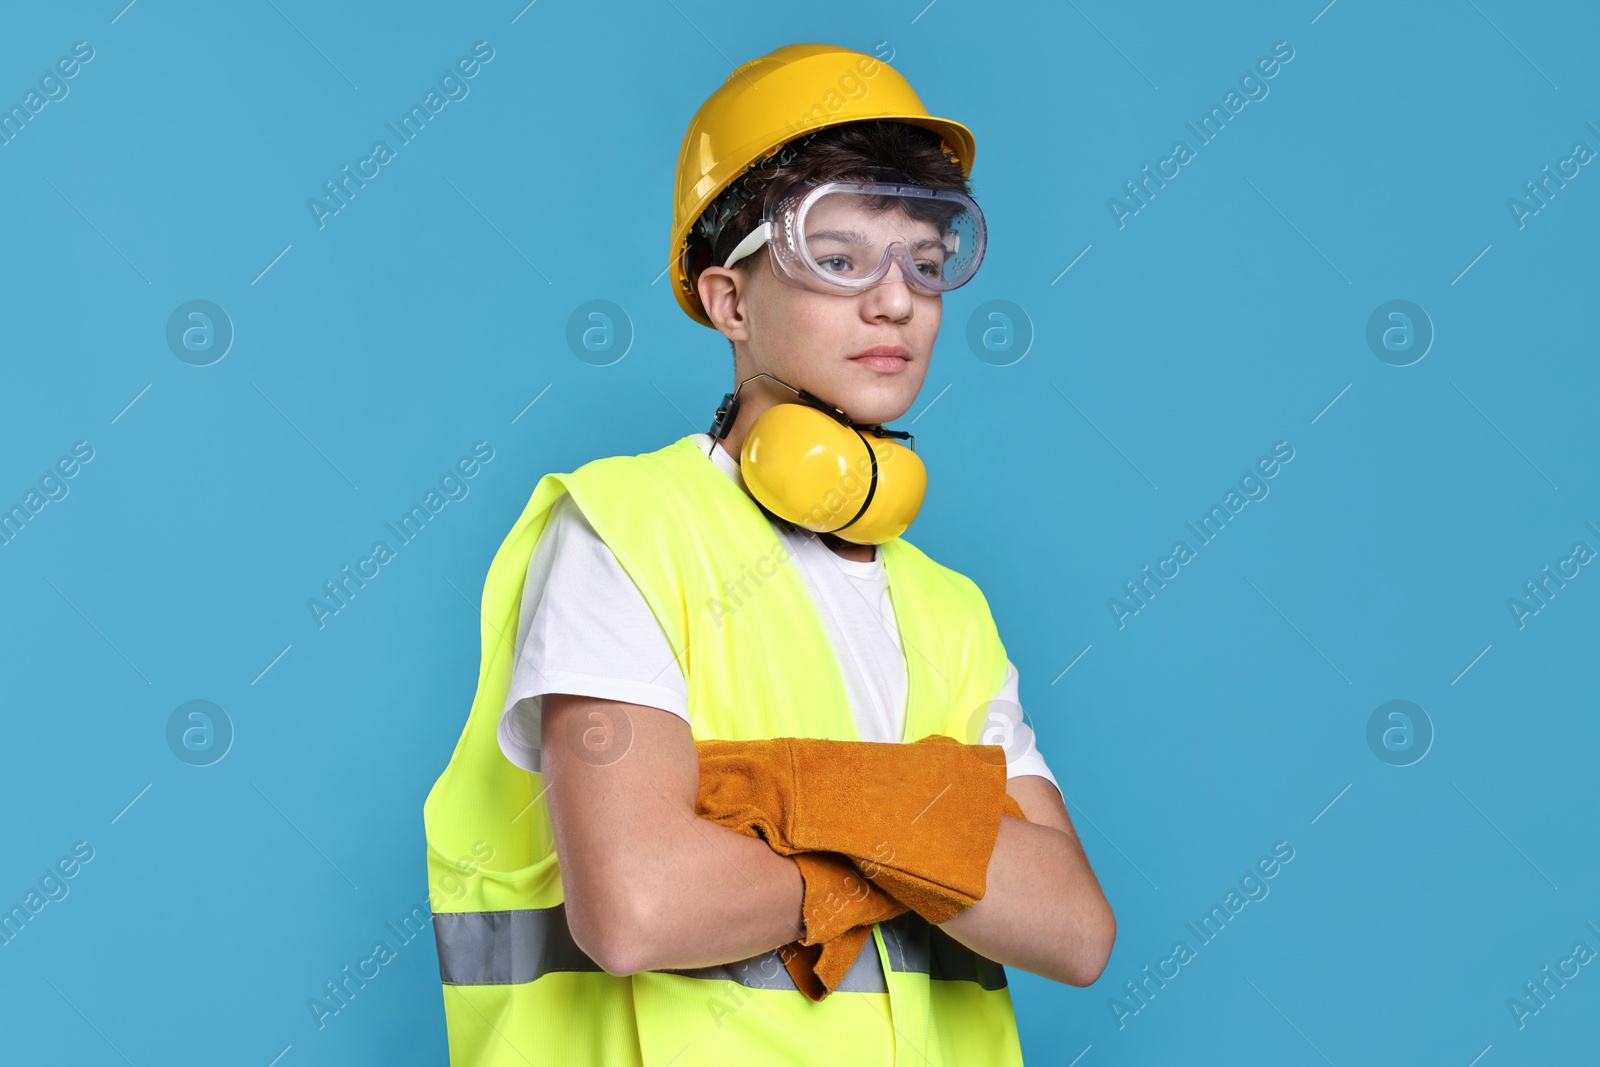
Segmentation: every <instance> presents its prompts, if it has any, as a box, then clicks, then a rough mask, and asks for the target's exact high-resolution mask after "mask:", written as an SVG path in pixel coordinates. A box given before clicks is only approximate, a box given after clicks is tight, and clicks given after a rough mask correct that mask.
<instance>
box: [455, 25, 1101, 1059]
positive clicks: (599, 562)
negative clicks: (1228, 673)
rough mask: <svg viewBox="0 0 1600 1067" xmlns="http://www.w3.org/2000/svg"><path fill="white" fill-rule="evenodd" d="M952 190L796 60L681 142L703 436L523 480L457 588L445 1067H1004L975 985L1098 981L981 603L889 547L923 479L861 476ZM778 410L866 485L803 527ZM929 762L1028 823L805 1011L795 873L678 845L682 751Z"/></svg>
mask: <svg viewBox="0 0 1600 1067" xmlns="http://www.w3.org/2000/svg"><path fill="white" fill-rule="evenodd" d="M812 101H816V104H815V105H813V104H812ZM807 108H810V109H811V110H810V111H807ZM797 117H799V118H801V125H800V126H799V127H798V128H797V127H796V125H795V120H796V118H797ZM972 156H973V144H972V138H971V134H970V133H969V132H968V131H967V130H966V129H965V127H962V126H961V125H959V124H957V123H954V122H951V121H949V120H945V119H937V118H934V117H932V116H930V115H928V113H927V112H926V110H925V109H924V108H923V106H922V104H921V102H920V100H919V99H918V98H917V96H916V94H915V93H914V92H913V91H912V89H911V87H910V85H909V84H907V83H906V82H905V80H904V79H903V78H902V77H901V76H900V75H899V74H898V73H896V72H895V71H893V70H892V69H891V68H889V67H888V66H887V65H885V64H882V63H880V62H878V61H876V60H874V59H873V58H872V57H870V56H865V55H862V54H860V53H857V52H852V51H849V50H846V49H840V48H835V47H831V46H826V45H790V46H786V47H784V48H780V49H778V50H776V51H774V52H772V53H770V54H768V55H766V56H763V57H761V58H759V59H756V60H753V61H751V62H750V63H747V64H745V65H743V66H742V67H740V68H739V69H737V70H735V71H734V72H733V74H732V75H730V76H729V78H728V80H727V83H726V84H725V85H724V86H723V87H722V89H720V90H718V92H717V93H715V94H713V96H712V97H711V98H710V99H708V100H707V101H706V103H705V104H704V105H702V107H701V108H700V110H699V111H698V112H697V113H696V116H695V118H694V120H693V121H692V122H691V124H690V127H689V130H688V133H687V134H686V136H685V138H684V142H683V149H682V151H681V153H680V157H679V165H678V177H677V189H676V193H677V202H676V213H677V218H676V219H675V220H674V233H673V251H674V258H673V263H672V273H673V281H674V286H675V294H676V296H677V298H678V301H679V304H680V306H681V307H682V308H683V309H684V311H685V312H686V313H688V314H689V315H690V316H691V317H692V318H694V319H695V320H696V321H697V322H700V323H701V324H703V325H706V326H709V327H712V328H714V329H716V330H718V331H719V332H720V333H721V334H722V335H723V336H725V337H726V338H727V339H728V341H729V342H730V346H731V347H732V349H733V369H734V374H733V380H734V385H735V389H734V392H733V393H730V394H729V396H728V397H726V398H725V399H724V405H723V408H722V409H721V410H719V412H718V418H717V420H716V422H715V423H714V425H713V427H712V432H710V433H699V434H690V435H687V436H685V437H683V438H680V439H679V440H678V441H676V442H674V443H673V444H671V445H668V446H667V447H665V448H663V449H660V450H659V451H657V452H653V453H646V454H643V455H639V456H617V457H610V458H608V459H604V460H596V461H594V462H592V463H590V464H587V465H585V466H584V467H582V468H580V469H579V470H577V471H575V472H573V473H571V474H565V475H547V476H546V477H545V478H543V479H541V481H540V482H539V484H538V486H537V488H536V489H535V491H534V495H533V498H532V499H531V500H530V501H529V504H528V506H527V508H526V510H525V511H524V513H523V516H522V518H521V519H520V520H519V521H518V523H517V526H516V527H515V528H514V529H513V530H512V533H511V534H510V535H509V536H508V537H507V538H506V541H505V542H504V544H503V545H502V546H501V549H500V551H499V552H498V553H497V554H496V556H495V560H494V562H493V564H492V566H491V568H490V573H489V578H488V581H487V583H486V585H485V590H484V600H483V617H484V627H483V647H484V654H483V663H482V671H481V674H480V678H479V686H478V696H477V699H476V700H475V702H474V705H473V710H472V714H471V716H470V718H469V720H468V724H467V727H466V729H465V730H464V731H463V733H462V737H461V740H460V741H459V742H458V745H457V748H456V752H455V755H454V757H453V758H452V760H451V764H450V766H449V767H448V768H447V769H446V771H445V773H444V774H443V775H441V777H440V779H439V781H438V782H437V783H436V784H435V786H434V789H433V791H432V793H430V795H429V798H428V802H427V805H426V807H425V817H426V821H427V824H428V839H429V868H430V875H431V876H432V878H433V883H434V887H435V893H436V894H437V895H438V896H439V897H441V898H443V897H445V896H446V894H445V893H444V892H442V891H441V887H443V888H444V889H450V890H456V891H455V892H451V893H449V894H448V899H436V900H435V906H434V910H435V913H436V914H435V920H434V922H435V932H436V937H437V941H438V944H439V955H440V969H441V975H442V977H443V979H444V983H445V1004H446V1018H447V1022H448V1026H449V1038H450V1047H451V1055H452V1061H451V1062H452V1063H453V1064H455V1065H456V1067H462V1065H464V1064H471V1065H474V1067H487V1065H496V1067H498V1065H500V1064H511V1063H546V1062H551V1063H585V1064H589V1063H595V1064H629V1065H633V1064H640V1065H643V1064H650V1065H656V1064H661V1065H665V1064H667V1063H672V1064H674V1065H675V1067H689V1065H690V1064H743V1063H766V1064H770V1063H794V1064H802V1063H823V1064H828V1065H830V1067H849V1065H854V1064H874V1065H878V1064H889V1063H893V1064H896V1065H900V1064H906V1065H909V1064H912V1063H916V1064H919V1065H925V1064H935V1065H941V1067H942V1065H945V1064H949V1065H955V1064H970V1063H983V1064H1007V1065H1009V1064H1020V1063H1021V1054H1020V1047H1019V1043H1018V1040H1017V1035H1016V1025H1015V1018H1014V1015H1013V1013H1012V1008H1011V999H1010V993H1009V989H1008V987H1007V985H1006V980H1005V972H1004V967H1003V965H1007V966H1015V967H1020V968H1022V969H1024V970H1027V971H1030V972H1032V973H1035V974H1039V975H1043V976H1045V977H1049V978H1052V979H1055V980H1057V981H1060V982H1063V983H1067V984H1071V985H1076V986H1086V985H1088V984H1090V983H1092V982H1093V981H1094V980H1095V979H1096V978H1097V977H1098V976H1099V974H1100V972H1101V970H1102V969H1103V968H1104V966H1105V963H1106V959H1107V957H1108V956H1109V954H1110V949H1111V943H1112V940H1113V938H1114V936H1115V921H1114V918H1113V916H1112V913H1111V909H1110V907H1109V905H1108V904H1107V902H1106V899H1105V897H1104V895H1103V893H1102V892H1101V889H1100V886H1099V883H1098V881H1097V879H1096V878H1095V875H1094V873H1093V871H1092V870H1091V868H1090V866H1089V863H1088V861H1087V858H1086V857H1085V855H1084V852H1083V849H1082V847H1081V845H1080V843H1079V841H1078V838H1077V835H1076V833H1075V831H1074V829H1073V826H1072V823H1071V821H1070V819H1069V818H1068V815H1067V812H1066V808H1065V806H1064V805H1063V803H1062V800H1061V795H1060V793H1059V790H1058V789H1057V787H1056V785H1055V778H1054V776H1053V775H1052V774H1051V772H1050V770H1049V768H1048V767H1047V766H1046V765H1045V763H1044V760H1043V759H1042V757H1041V756H1040V755H1039V753H1038V751H1037V748H1036V747H1035V746H1034V744H1033V735H1032V732H1031V731H1030V730H1029V729H1028V727H1027V726H1026V725H1024V724H1023V723H1022V722H1021V720H1020V715H1019V714H1018V709H1017V707H1016V702H1017V682H1018V678H1017V671H1016V669H1015V667H1014V666H1013V665H1012V664H1011V663H1010V661H1009V659H1007V658H1006V656H1005V654H1004V648H1003V646H1002V645H1001V644H1000V642H999V639H998V634H997V632H996V629H995V626H994V623H993V620H992V619H991V617H990V615H989V612H988V607H987V604H986V603H985V601H984V599H983V596H982V594H981V592H980V591H979V590H978V588H977V586H976V585H974V584H973V583H972V582H971V581H970V580H969V579H967V578H965V577H964V576H963V575H961V574H959V573H957V572H955V571H952V570H950V569H948V568H945V567H943V566H941V565H940V564H938V563H936V562H934V561H933V560H931V559H929V558H928V557H927V556H926V555H925V554H923V553H922V552H920V551H919V550H917V549H916V548H915V547H914V546H912V545H911V544H910V543H909V542H908V541H906V540H905V539H904V537H902V536H900V534H901V533H903V531H904V528H905V527H906V526H907V525H909V523H910V520H911V519H912V518H914V517H915V512H916V508H917V506H919V505H920V502H921V489H920V485H919V484H918V482H917V477H914V476H913V475H920V473H921V471H922V468H921V462H920V460H918V459H916V458H915V457H914V455H911V454H910V453H909V451H906V452H896V451H894V450H893V448H892V447H891V446H889V445H887V444H882V443H868V442H869V436H870V437H871V438H872V439H873V440H874V441H877V442H882V441H883V439H884V435H885V434H886V433H889V436H890V437H891V438H892V437H893V434H892V432H886V431H883V424H885V423H888V422H891V421H893V420H894V419H897V418H900V417H901V416H903V415H904V414H905V413H906V411H907V410H908V409H909V408H910V406H911V405H912V403H913V402H914V401H915V399H916V397H917V395H918V393H919V391H920V389H921V387H922V385H923V382H924V380H925V379H926V376H927V372H928V366H929V361H930V359H931V357H932V353H933V345H934V340H935V338H936V336H937V334H938V329H939V322H940V313H941V310H942V305H941V294H942V293H943V292H945V291H948V290H949V289H953V288H956V287H958V286H960V285H962V284H965V282H966V281H967V280H970V278H971V277H972V273H973V272H974V271H976V269H977V266H978V263H979V262H981V260H982V256H983V243H984V229H983V220H982V213H981V211H980V210H979V209H978V207H977V205H976V203H975V202H974V201H972V199H971V197H970V195H969V191H968V187H967V177H968V176H969V175H970V172H971V167H972ZM797 399H798V401H799V403H800V405H801V407H802V408H803V409H804V411H805V412H806V413H808V414H807V416H806V417H813V414H812V413H817V412H821V413H822V415H823V416H824V417H826V418H829V419H832V420H834V422H833V423H832V424H830V425H831V426H832V427H834V428H837V427H838V426H840V425H843V426H845V427H849V428H848V429H845V430H841V431H840V432H841V433H844V434H845V435H846V436H847V437H848V439H849V440H850V441H852V442H854V443H855V444H856V447H857V449H858V450H859V452H860V453H861V454H862V455H863V456H866V459H865V465H864V466H863V467H862V468H861V471H860V473H861V475H862V478H861V479H859V480H854V479H852V478H850V477H846V478H845V479H844V480H843V481H841V482H840V484H839V485H836V486H829V487H827V489H828V491H827V492H825V493H813V494H812V498H808V499H811V500H812V505H813V506H811V507H809V508H806V507H803V506H796V505H794V498H795V495H796V492H795V486H794V485H793V484H790V485H784V484H782V482H781V479H779V480H777V481H774V479H777V478H778V474H780V473H781V471H775V470H774V462H775V461H774V459H773V458H772V457H773V456H775V455H778V456H781V455H783V454H785V453H786V452H788V453H794V452H796V451H797V448H796V442H795V441H794V440H793V437H794V435H795V434H796V432H800V433H804V432H805V431H804V430H800V431H797V430H796V429H795V427H797V426H802V427H803V426H804V425H806V424H805V423H804V421H803V420H802V421H800V422H794V421H792V417H791V421H790V422H788V423H784V422H783V421H782V419H779V418H778V417H777V416H776V415H775V416H774V418H772V419H768V420H762V416H764V415H767V414H768V413H771V412H774V411H775V409H781V408H783V406H785V405H795V404H796V402H797ZM786 410H788V411H789V412H791V413H792V412H793V411H794V410H795V409H794V408H793V407H790V408H788V409H786ZM763 434H764V435H765V436H763ZM752 435H754V436H755V437H756V438H757V439H759V440H760V441H761V443H762V448H760V449H757V448H752V447H747V439H749V438H751V437H752ZM785 435H787V439H786V436H785ZM900 436H905V435H900ZM806 444H807V442H806V441H800V442H798V445H799V448H798V451H799V452H804V451H805V446H806ZM863 445H865V447H863ZM894 447H903V446H894ZM818 448H823V446H821V445H818V446H817V447H816V448H812V449H811V451H812V452H813V453H814V452H816V451H817V450H818ZM868 448H870V449H872V450H873V452H872V454H871V455H866V453H867V449H868ZM824 450H825V449H824ZM896 456H898V457H899V458H898V459H896V458H895V457H896ZM790 481H791V482H793V481H794V478H793V477H791V478H790ZM857 481H861V482H864V483H865V485H866V487H867V491H866V493H865V495H864V494H863V492H862V491H861V486H860V485H859V484H857ZM880 488H881V490H882V491H881V494H880V495H878V498H877V500H876V502H875V503H874V502H873V493H874V492H875V491H876V490H877V489H880ZM786 493H787V497H786V495H785V494H786ZM804 495H805V494H804V493H801V494H800V496H804ZM785 511H787V514H785V513H784V512H785ZM931 734H942V735H945V736H947V737H951V738H955V739H957V740H959V741H962V742H965V743H967V744H992V743H996V742H999V743H1002V744H1003V746H1004V749H1005V754H1006V757H1007V767H1006V792H1007V793H1008V794H1009V796H1010V797H1012V798H1013V799H1014V800H1015V801H1016V802H1017V804H1018V805H1019V806H1020V808H1021V810H1022V811H1023V812H1024V813H1025V815H1026V817H1027V818H1026V820H1022V819H1016V818H1001V819H1000V820H999V822H1000V829H999V833H998V835H997V837H995V838H993V841H994V844H993V850H992V853H991V854H990V855H989V856H988V857H987V859H986V860H985V858H984V857H982V856H980V857H977V859H978V861H979V862H986V863H987V891H986V893H984V895H983V896H982V898H981V899H980V900H978V901H977V902H976V903H975V904H973V905H971V906H970V907H967V908H966V909H965V910H964V911H962V912H961V913H960V914H958V915H956V916H955V917H954V918H951V919H949V920H948V921H944V922H942V923H939V924H937V925H935V924H931V923H928V922H926V921H925V920H922V919H921V918H919V917H918V915H917V914H915V913H908V914H906V915H903V916H901V917H900V918H897V919H894V920H892V921H888V922H881V923H877V924H875V925H874V926H873V928H872V940H871V941H870V942H868V943H867V945H866V947H865V949H864V950H863V951H862V953H861V956H860V958H859V959H857V960H856V963H855V966H854V967H853V968H852V969H851V970H850V972H849V974H848V975H847V976H846V978H845V981H844V983H843V984H841V985H840V986H839V988H838V990H837V991H835V992H833V993H831V994H830V995H829V996H828V997H827V998H826V999H823V1000H812V999H809V998H807V997H806V996H803V995H802V994H801V993H800V992H799V990H798V989H797V987H796V985H795V983H794V981H793V980H792V979H791V978H790V976H789V974H788V973H787V972H786V970H785V968H784V966H783V963H782V960H783V959H784V958H785V957H783V956H782V955H780V950H784V949H786V948H789V949H792V947H793V943H794V942H795V941H796V939H797V937H799V936H800V935H801V934H803V933H805V932H806V929H807V919H806V916H805V915H804V914H803V913H802V906H803V904H804V903H805V901H806V900H807V893H806V891H807V886H806V882H805V879H804V878H803V877H802V868H801V867H800V866H799V864H798V863H797V862H796V860H795V859H794V858H792V857H790V856H787V855H781V854H779V853H778V852H777V851H774V849H773V848H771V847H769V845H768V843H767V842H765V841H763V840H761V839H759V838H755V837H750V836H745V835H743V834H740V833H736V832H734V831H733V830H730V829H728V828H726V827H725V826H721V825H717V824H716V823H713V822H712V821H710V820H708V819H706V818H701V817H699V816H698V815H697V813H696V799H697V793H698V790H699V789H700V786H701V782H700V768H699V763H698V760H697V752H696V742H697V741H701V740H705V739H710V738H720V739H729V740H736V741H737V740H756V739H763V738H784V737H797V738H808V737H810V738H833V739H836V740H838V741H845V742H861V741H875V742H909V741H917V740H919V739H921V738H923V737H926V736H928V735H931ZM918 747H919V748H920V746H918ZM861 751H866V750H861ZM875 751H882V749H881V748H880V749H877V750H875ZM892 755H894V756H895V757H896V758H897V759H901V762H900V763H899V764H898V765H899V766H902V767H904V766H907V764H905V763H904V762H903V759H904V758H905V757H911V758H914V753H912V750H911V749H908V748H902V747H899V746H895V747H894V749H893V752H892ZM885 766H888V763H887V762H885ZM794 785H795V790H796V792H797V793H798V794H800V795H801V796H803V795H804V794H805V789H806V783H805V782H804V781H801V780H800V779H799V778H798V777H797V778H796V780H795V782H794ZM819 795H820V794H819ZM928 810H929V811H936V810H937V808H936V805H935V804H934V803H930V804H929V809H928ZM953 815H954V817H955V818H957V819H959V818H960V813H959V812H956V813H953ZM834 817H836V818H840V819H847V818H854V819H857V820H859V821H860V822H862V823H865V824H868V825H870V823H871V820H872V817H873V816H872V813H871V812H854V813H850V812H841V813H834ZM951 817H952V813H950V812H941V813H939V814H937V815H930V818H951ZM951 825H953V824H951ZM484 849H487V850H489V851H490V852H491V858H490V859H488V860H487V861H484V862H478V861H476V860H471V861H469V860H466V859H465V857H466V856H467V854H468V853H469V852H470V853H471V854H472V855H473V856H481V855H483V850H484Z"/></svg>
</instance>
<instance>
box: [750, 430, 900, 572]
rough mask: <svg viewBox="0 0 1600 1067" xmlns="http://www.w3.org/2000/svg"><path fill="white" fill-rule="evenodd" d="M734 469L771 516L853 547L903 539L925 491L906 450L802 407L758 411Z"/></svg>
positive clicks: (889, 438) (891, 441) (886, 439)
mask: <svg viewBox="0 0 1600 1067" xmlns="http://www.w3.org/2000/svg"><path fill="white" fill-rule="evenodd" d="M739 468H740V472H741V473H742V474H743V476H744V484H745V487H746V488H747V489H749V490H750V494H751V495H752V496H754V497H755V498H756V499H757V500H758V501H760V502H761V504H762V506H763V507H765V508H766V509H767V510H769V511H771V512H772V513H773V514H774V515H778V516H780V517H781V518H784V519H787V520H788V521H789V522H792V523H794V524H795V525H797V526H800V527H803V528H805V529H807V530H811V531H814V532H816V533H831V534H833V535H834V536H836V537H838V538H840V539H841V540H845V541H850V542H852V543H854V544H858V545H881V544H883V543H884V542H885V541H892V540H894V539H895V538H896V537H899V536H900V535H901V534H903V533H905V532H906V530H907V528H909V527H910V525H911V523H912V522H913V521H914V520H915V519H916V517H917V512H918V511H920V510H921V509H922V498H923V496H924V494H925V493H926V492H927V489H928V470H927V468H926V467H925V466H924V465H923V463H922V459H921V457H919V456H918V455H917V454H916V453H915V452H914V451H912V450H911V449H910V448H908V447H906V446H905V445H903V444H901V443H900V442H899V441H897V440H895V439H894V438H892V437H877V436H874V435H873V434H871V433H862V432H860V431H859V430H856V429H854V428H852V427H850V426H846V425H844V424H843V423H841V422H839V421H838V420H836V419H834V418H831V417H830V416H828V415H827V414H826V413H824V412H822V411H819V410H818V409H816V408H814V407H811V406H810V405H808V404H774V405H773V406H772V407H770V408H768V409H767V410H766V411H763V412H762V413H761V415H760V416H759V417H758V418H757V419H756V420H755V422H754V423H752V424H751V426H750V430H749V432H748V433H746V434H745V438H744V445H743V447H741V448H740V450H739Z"/></svg>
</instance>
